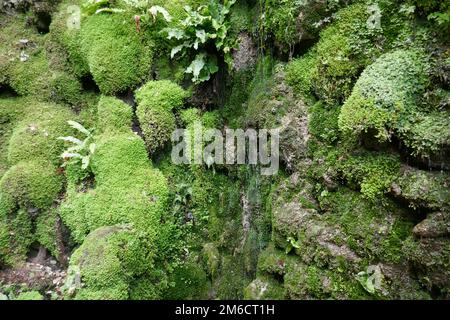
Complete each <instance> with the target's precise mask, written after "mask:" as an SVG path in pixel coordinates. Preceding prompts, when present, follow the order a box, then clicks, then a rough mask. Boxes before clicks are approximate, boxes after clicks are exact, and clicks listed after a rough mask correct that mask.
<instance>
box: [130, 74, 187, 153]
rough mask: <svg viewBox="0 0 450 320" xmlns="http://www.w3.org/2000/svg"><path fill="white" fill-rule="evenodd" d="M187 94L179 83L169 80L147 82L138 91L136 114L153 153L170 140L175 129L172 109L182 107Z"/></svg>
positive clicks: (149, 148) (146, 141)
mask: <svg viewBox="0 0 450 320" xmlns="http://www.w3.org/2000/svg"><path fill="white" fill-rule="evenodd" d="M186 96H187V94H186V92H185V91H184V90H183V89H182V88H181V87H180V86H179V85H177V84H176V83H173V82H171V81H167V80H161V81H150V82H147V83H146V84H145V85H144V86H143V87H141V88H139V90H137V91H136V101H137V103H138V106H137V110H136V114H137V117H138V120H139V123H140V125H141V129H142V132H143V134H144V139H145V143H146V145H147V148H148V150H149V151H150V152H151V153H153V152H154V151H155V150H157V149H158V148H161V147H162V146H164V144H165V143H166V142H167V141H169V139H170V136H171V134H172V131H173V130H175V116H174V114H173V113H172V110H173V109H177V108H180V107H181V106H182V105H183V100H184V98H186Z"/></svg>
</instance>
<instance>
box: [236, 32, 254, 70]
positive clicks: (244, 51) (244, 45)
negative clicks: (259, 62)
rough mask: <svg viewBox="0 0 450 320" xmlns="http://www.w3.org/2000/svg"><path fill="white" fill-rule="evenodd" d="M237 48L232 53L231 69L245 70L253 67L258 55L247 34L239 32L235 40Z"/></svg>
mask: <svg viewBox="0 0 450 320" xmlns="http://www.w3.org/2000/svg"><path fill="white" fill-rule="evenodd" d="M237 42H238V45H239V48H238V49H237V50H234V51H233V52H232V55H233V69H234V70H236V71H241V70H246V69H248V68H250V67H252V66H253V65H255V62H256V58H257V55H258V52H257V48H256V44H255V42H254V41H253V39H252V37H251V36H250V34H249V33H248V32H241V33H240V34H239V35H238V39H237Z"/></svg>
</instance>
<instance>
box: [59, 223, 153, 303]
mask: <svg viewBox="0 0 450 320" xmlns="http://www.w3.org/2000/svg"><path fill="white" fill-rule="evenodd" d="M148 248H149V247H148V245H145V244H144V243H142V242H141V241H140V240H139V236H138V235H137V234H136V232H135V231H134V230H133V228H131V227H130V226H127V225H115V226H110V227H101V228H98V229H96V230H95V231H93V232H92V233H90V234H89V235H88V236H87V237H86V239H85V241H84V242H83V244H82V245H81V246H80V247H79V248H78V249H77V250H76V251H75V252H74V253H73V255H72V257H71V259H70V266H69V270H68V277H67V280H66V290H67V293H66V294H67V296H68V297H70V298H75V299H81V300H92V299H94V300H122V299H127V298H128V297H129V290H130V282H131V279H133V278H134V277H137V276H140V275H142V274H143V270H144V268H146V267H150V266H151V263H152V256H151V255H149V251H148Z"/></svg>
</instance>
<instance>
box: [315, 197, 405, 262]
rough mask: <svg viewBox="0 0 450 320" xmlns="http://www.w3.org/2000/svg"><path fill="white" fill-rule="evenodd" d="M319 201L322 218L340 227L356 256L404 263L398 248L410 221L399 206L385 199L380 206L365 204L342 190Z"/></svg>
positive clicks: (360, 199)
mask: <svg viewBox="0 0 450 320" xmlns="http://www.w3.org/2000/svg"><path fill="white" fill-rule="evenodd" d="M319 201H320V205H321V208H322V209H323V210H325V211H326V212H327V214H326V215H325V216H324V219H325V220H326V221H327V222H328V223H330V224H331V225H340V226H341V228H342V231H343V232H344V234H345V236H344V240H345V242H346V243H347V245H348V247H349V248H351V249H352V250H355V252H356V253H357V254H358V255H360V256H361V257H364V259H369V261H370V260H374V259H377V258H378V259H381V260H382V261H387V262H394V263H400V262H404V261H405V260H406V257H405V253H404V252H403V250H402V246H403V242H404V241H405V239H406V238H407V237H408V235H409V234H410V233H411V231H412V228H413V222H412V219H411V218H410V217H408V215H407V214H406V212H404V211H403V210H402V209H401V207H399V206H398V205H396V204H395V203H393V202H392V201H390V200H387V199H385V200H384V201H383V202H384V203H385V204H384V205H382V204H380V203H369V202H367V201H366V200H365V199H364V198H363V197H362V196H361V195H360V194H359V193H357V192H353V191H350V190H346V189H339V190H338V191H336V192H328V193H326V194H323V195H322V196H321V197H320V198H319Z"/></svg>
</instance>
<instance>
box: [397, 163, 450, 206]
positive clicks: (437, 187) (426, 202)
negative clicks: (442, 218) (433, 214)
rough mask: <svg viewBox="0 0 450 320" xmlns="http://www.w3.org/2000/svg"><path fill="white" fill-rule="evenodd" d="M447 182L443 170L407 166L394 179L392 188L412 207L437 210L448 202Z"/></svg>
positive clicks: (449, 194)
mask: <svg viewBox="0 0 450 320" xmlns="http://www.w3.org/2000/svg"><path fill="white" fill-rule="evenodd" d="M448 183H449V175H448V174H447V173H445V172H428V171H423V170H414V169H412V168H407V169H405V170H404V171H403V172H402V174H401V175H400V176H399V177H398V178H397V179H396V180H395V181H394V184H393V187H392V189H393V192H394V194H395V195H396V196H400V197H401V198H403V199H405V200H406V201H408V202H409V205H410V206H412V207H414V208H418V207H426V208H430V209H434V210H439V209H440V208H445V207H446V206H447V205H448V203H450V191H449V190H448V187H447V186H448Z"/></svg>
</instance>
